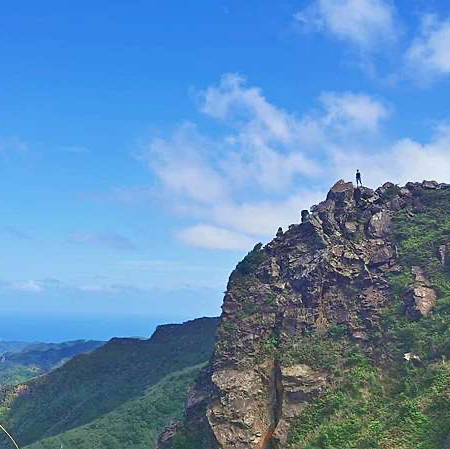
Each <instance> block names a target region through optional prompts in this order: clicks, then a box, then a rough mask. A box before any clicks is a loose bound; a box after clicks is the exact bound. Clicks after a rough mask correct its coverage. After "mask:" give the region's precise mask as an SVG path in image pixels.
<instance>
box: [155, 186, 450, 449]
mask: <svg viewBox="0 0 450 449" xmlns="http://www.w3.org/2000/svg"><path fill="white" fill-rule="evenodd" d="M448 188H449V186H448V185H447V184H438V183H435V182H431V181H424V182H423V183H422V184H419V183H408V184H407V185H406V186H405V187H403V188H402V187H398V186H397V185H394V184H392V183H385V184H384V185H383V186H381V187H380V188H378V189H376V190H375V191H374V190H372V189H369V188H367V187H361V188H355V187H354V186H353V184H352V183H351V182H345V181H343V180H340V181H338V182H337V183H336V184H335V185H334V186H333V187H332V188H331V189H330V191H329V192H328V195H327V197H326V200H325V201H323V202H321V203H319V204H317V205H315V206H313V207H311V213H310V214H309V215H308V217H307V219H306V214H303V213H302V223H301V224H294V225H291V226H290V227H289V229H288V230H287V231H285V232H284V233H283V232H281V231H280V230H279V232H278V233H277V236H276V238H275V239H274V240H273V241H271V242H270V243H268V244H267V245H266V246H264V247H262V246H261V245H260V246H257V247H255V249H254V250H253V251H251V252H250V253H249V254H248V255H247V257H246V258H245V259H244V260H243V261H242V262H240V263H239V264H238V266H237V267H236V269H235V270H234V271H233V273H232V274H231V276H230V280H229V283H228V288H227V292H226V294H225V298H224V303H223V307H222V316H221V324H220V327H219V333H218V339H217V342H216V347H215V353H214V357H213V359H212V361H211V365H210V367H209V372H208V374H207V375H205V376H206V377H205V376H204V377H203V378H202V380H201V382H199V383H198V384H197V386H196V387H195V388H194V390H193V392H192V394H191V396H193V397H196V398H197V400H194V401H191V402H192V403H193V404H195V407H191V406H189V405H188V407H187V411H186V417H185V421H184V424H183V429H185V431H186V429H189V430H188V431H189V432H190V433H196V432H197V433H196V434H199V433H198V432H199V429H201V435H203V437H202V438H203V440H201V442H202V443H201V444H202V445H200V446H198V447H199V448H200V447H201V448H202V449H213V448H214V449H216V448H221V449H228V448H235V449H266V448H275V449H281V448H283V447H285V444H286V441H287V436H288V432H289V428H290V427H291V425H292V423H293V421H294V420H295V419H296V417H298V416H300V415H301V413H302V411H303V410H304V409H305V408H306V407H307V406H308V404H311V403H312V402H313V401H314V400H315V398H317V397H318V396H319V395H320V394H321V392H322V391H324V390H326V389H327V388H331V387H332V385H334V384H335V383H336V379H335V378H333V376H331V375H330V374H329V372H327V370H325V369H320V368H318V367H316V366H311V365H310V364H308V363H305V362H295V361H294V362H292V361H291V362H289V363H287V362H286V361H285V359H286V357H285V356H286V354H290V353H291V352H292V351H294V352H295V351H298V348H299V347H301V346H302V345H303V344H304V342H305V341H308V338H309V336H311V335H323V336H326V335H333V334H336V333H338V332H343V333H345V335H347V336H348V339H349V341H353V342H354V344H355V345H357V346H358V347H361V348H363V349H364V351H366V352H367V353H368V354H371V353H372V352H373V351H375V350H376V344H375V343H374V340H373V339H372V338H371V334H372V333H373V332H375V330H376V329H378V327H379V322H380V316H381V311H382V309H383V307H385V306H386V305H387V304H388V303H389V301H390V289H389V279H390V276H392V275H395V274H396V273H399V272H400V271H401V270H402V267H401V266H400V263H399V257H398V248H397V243H396V241H395V239H394V238H393V231H392V222H393V220H394V219H395V217H396V216H397V215H398V214H399V213H402V214H403V213H404V214H414V213H417V212H418V211H420V210H422V209H423V208H424V207H426V206H425V205H424V201H425V200H426V198H425V197H424V195H425V193H424V192H425V191H428V190H446V189H448ZM425 196H426V195H425ZM424 198H425V200H424ZM441 252H442V251H441ZM441 259H442V257H441ZM411 275H412V283H411V286H410V289H409V290H408V292H407V294H406V295H405V298H404V301H405V305H406V310H407V314H408V317H409V318H410V319H414V320H417V319H420V317H421V316H426V315H427V314H429V313H432V310H433V308H434V307H435V306H436V292H435V290H434V289H433V287H432V286H431V284H430V283H429V282H428V280H427V279H426V277H425V275H424V273H423V272H422V271H421V269H420V267H414V268H412V272H411ZM194 408H195V412H194V411H193V410H194ZM199 410H200V411H199ZM171 431H173V429H172V430H171ZM205 435H207V436H205ZM197 444H199V442H198V441H197ZM159 447H160V449H162V448H166V447H167V448H169V447H176V446H174V445H173V439H172V440H171V439H170V438H166V436H164V444H160V446H159Z"/></svg>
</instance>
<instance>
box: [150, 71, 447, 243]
mask: <svg viewBox="0 0 450 449" xmlns="http://www.w3.org/2000/svg"><path fill="white" fill-rule="evenodd" d="M199 98H200V99H201V100H202V102H201V103H200V107H201V109H202V110H203V112H205V113H206V114H207V115H208V116H210V117H211V118H213V119H215V120H216V121H217V122H218V123H219V124H221V125H224V124H225V126H227V127H228V128H227V131H226V132H225V134H222V135H220V134H219V136H218V137H217V136H216V137H214V138H212V137H205V136H203V135H201V134H200V133H199V131H198V130H197V128H196V127H195V126H194V125H192V124H189V125H183V126H181V127H180V128H179V129H177V130H176V131H175V132H174V133H173V134H172V135H170V136H169V137H168V138H166V139H163V138H158V139H157V140H155V139H154V140H152V141H151V142H150V144H149V145H148V146H147V147H146V148H145V150H144V152H143V154H142V156H141V157H142V159H143V160H145V161H146V162H147V163H148V165H149V168H150V169H151V170H152V172H153V173H154V174H155V175H156V177H157V178H158V179H159V182H160V187H159V188H160V190H161V191H162V192H163V193H164V195H165V196H164V198H163V199H164V201H163V202H162V203H163V204H164V205H166V206H168V207H170V208H171V209H172V210H173V211H174V212H176V213H178V214H181V215H183V216H185V217H187V218H188V219H189V220H196V223H197V224H194V225H193V226H190V227H187V228H186V229H182V230H181V231H179V232H178V233H177V237H178V239H179V240H181V241H182V242H184V243H186V244H188V245H195V246H200V247H204V248H211V249H221V250H242V249H247V250H249V249H251V248H252V246H253V245H254V243H255V242H256V241H260V240H262V241H267V240H268V239H269V238H270V237H271V236H273V235H274V234H275V232H276V230H277V228H278V226H282V227H283V228H286V227H287V226H289V224H291V223H296V222H298V221H299V214H300V211H301V209H307V208H309V207H310V206H311V205H312V204H315V203H317V202H319V201H321V200H322V199H323V198H324V196H325V193H326V189H327V188H328V187H329V186H330V185H331V184H332V183H333V182H335V181H336V180H337V179H339V178H345V179H353V178H354V173H355V170H356V168H359V169H360V170H361V171H362V173H363V181H364V182H365V183H367V184H369V185H372V186H378V185H380V184H382V183H384V182H385V181H387V180H390V181H393V182H397V183H404V182H407V181H408V180H422V179H424V178H430V179H432V178H437V179H438V180H444V179H446V178H445V176H446V174H448V173H450V156H449V155H450V151H449V150H450V137H449V136H450V131H449V128H448V126H446V125H442V126H440V128H439V129H438V131H437V132H436V134H435V136H434V137H433V138H432V139H431V141H430V142H428V143H420V142H416V141H414V140H412V139H408V138H401V139H397V140H392V139H389V138H387V137H386V136H385V135H384V133H383V126H384V123H385V121H386V119H387V118H388V117H389V114H390V108H389V107H387V106H386V104H385V103H384V102H383V101H380V100H377V99H374V98H372V97H370V96H368V95H366V94H363V93H352V92H343V93H336V92H326V93H324V94H322V95H321V96H320V97H319V100H318V107H317V108H316V109H315V110H312V111H310V112H307V113H306V114H304V116H302V117H296V116H295V115H294V114H290V113H288V112H287V111H284V110H283V109H281V108H278V107H277V106H275V105H274V104H272V103H270V102H269V101H268V100H267V99H266V98H265V97H264V96H263V95H262V92H261V91H260V90H259V89H257V88H254V87H248V86H247V84H246V83H245V81H244V79H243V78H242V77H240V76H238V75H226V76H224V77H222V79H221V81H220V83H219V84H218V85H215V86H212V87H209V88H208V89H206V90H205V91H204V92H202V93H201V94H200V95H199ZM272 121H273V122H275V125H274V124H273V123H272ZM187 174H189V175H187Z"/></svg>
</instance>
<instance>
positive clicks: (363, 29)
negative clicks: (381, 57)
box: [294, 0, 398, 51]
mask: <svg viewBox="0 0 450 449" xmlns="http://www.w3.org/2000/svg"><path fill="white" fill-rule="evenodd" d="M294 18H295V20H296V21H297V22H298V23H299V24H301V25H303V26H304V27H306V28H307V29H315V30H318V31H325V32H327V33H329V34H331V35H333V36H335V37H337V38H339V39H341V40H344V41H347V42H349V43H351V44H352V45H354V46H356V47H357V48H359V49H361V50H363V51H368V50H374V49H376V48H377V47H379V46H380V44H386V43H390V42H393V41H395V40H396V39H397V37H398V31H397V30H398V25H397V24H396V20H395V10H394V8H393V6H392V5H391V3H390V2H387V1H385V0H315V1H314V2H313V3H311V4H310V5H309V6H308V7H307V8H305V9H303V10H301V11H299V12H297V13H296V14H295V16H294Z"/></svg>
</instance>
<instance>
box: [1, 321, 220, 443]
mask: <svg viewBox="0 0 450 449" xmlns="http://www.w3.org/2000/svg"><path fill="white" fill-rule="evenodd" d="M217 324H218V319H215V318H202V319H198V320H194V321H191V322H188V323H185V324H183V325H166V326H160V327H158V329H157V330H156V331H155V333H154V334H153V336H152V337H151V338H150V339H149V340H139V339H112V340H111V341H110V342H108V343H107V344H105V345H104V346H102V347H101V348H99V349H97V350H95V351H93V352H91V353H89V354H83V355H80V356H77V357H74V358H73V359H71V360H70V361H69V362H67V363H66V364H64V365H63V366H62V367H61V368H58V369H56V370H54V371H52V372H51V373H49V374H47V375H45V376H42V377H39V378H36V379H33V380H32V381H31V382H29V384H28V385H29V388H30V391H31V392H32V393H31V394H30V395H28V394H22V395H19V396H17V397H14V392H13V390H12V393H11V394H10V395H9V396H8V395H6V397H4V398H3V399H1V398H0V410H3V415H4V417H3V423H4V424H5V425H6V427H7V428H8V429H10V430H11V432H12V433H13V434H14V435H15V437H17V439H18V441H19V442H20V443H21V445H22V446H26V445H30V444H32V443H35V442H38V441H40V440H43V439H46V438H48V437H52V436H57V435H58V436H59V434H65V433H66V432H67V431H69V430H72V429H73V430H74V433H70V435H69V434H67V435H66V437H67V438H70V441H72V443H73V449H75V448H77V449H78V447H79V446H77V444H76V443H75V441H78V440H77V438H81V437H80V435H81V434H82V433H83V430H80V429H81V427H82V426H85V425H87V426H90V427H86V428H84V429H85V430H86V431H87V429H89V431H90V430H92V429H93V428H94V427H92V426H97V425H99V426H100V427H99V432H100V433H102V434H106V433H109V432H112V433H114V432H115V431H114V430H113V429H111V428H109V427H108V425H109V424H111V425H112V424H113V423H114V422H117V420H118V418H117V416H118V415H117V414H114V413H115V412H117V413H119V414H121V415H122V418H120V420H121V424H120V426H122V427H123V426H124V427H126V428H127V429H129V426H128V424H127V422H129V421H130V420H131V418H130V416H131V415H132V414H133V413H134V412H133V411H132V409H133V408H135V407H137V410H136V413H140V412H139V410H138V409H140V408H141V407H144V408H145V407H147V406H148V407H149V410H150V409H152V407H159V406H160V405H161V401H160V402H158V401H156V402H151V398H152V391H151V390H150V389H151V388H152V387H153V386H155V385H156V384H157V383H158V382H161V381H162V380H163V379H164V378H165V377H166V376H168V375H170V374H173V373H176V372H179V371H181V370H184V369H185V368H188V367H193V366H197V365H199V364H201V363H204V362H206V361H207V360H209V358H210V357H211V355H212V350H213V345H214V338H215V332H216V327H217ZM185 380H186V379H185ZM180 382H181V380H180ZM183 382H184V380H183ZM183 382H181V383H180V384H179V385H176V384H174V386H173V388H174V389H175V390H173V392H175V391H176V390H177V389H178V391H180V390H179V388H184V386H183V385H186V384H185V383H183ZM165 385H166V386H165V387H164V388H169V387H168V386H167V384H165ZM161 388H162V387H161V386H160V387H158V388H157V390H156V391H155V392H154V393H155V394H156V392H158V391H159V392H161V391H166V390H164V388H163V389H161ZM168 391H169V390H168ZM171 391H172V390H171ZM183 391H184V390H183ZM158 394H159V393H158ZM161 394H162V393H161ZM11 396H12V398H11ZM156 396H157V397H158V395H156ZM182 397H184V393H183V395H181V396H180V398H181V399H180V401H182ZM142 398H144V399H143V400H144V402H143V403H142V402H141V401H140V400H141V399H142ZM145 398H147V399H145ZM158 404H159V405H158ZM179 404H181V402H180V403H179ZM169 405H170V403H167V406H169ZM2 406H3V408H2ZM122 407H123V408H122ZM175 408H176V403H175V402H174V403H173V404H172V405H170V407H169V409H170V410H171V412H170V414H169V417H170V416H171V413H172V412H173V413H175ZM169 409H167V410H169ZM181 410H182V406H181V405H180V408H179V409H177V413H180V412H181ZM111 413H113V414H112V415H109V414H111ZM162 414H163V413H161V416H162ZM107 415H109V417H108V418H107V419H106V420H102V419H103V418H104V417H106V416H107ZM124 415H129V416H128V417H127V416H124ZM98 420H102V421H101V422H100V421H98ZM161 422H162V421H161V420H157V421H156V423H155V426H154V427H152V429H155V430H154V432H156V429H157V428H159V427H158V426H159V424H158V423H161ZM99 423H100V424H101V425H100V424H99ZM107 424H108V425H107ZM120 426H119V427H120ZM149 426H150V424H149ZM76 428H77V429H76ZM101 429H104V430H101ZM148 429H150V427H148ZM148 429H147V430H148ZM75 430H76V431H75ZM142 432H145V428H144V429H143V430H142ZM75 437H76V438H75ZM73 438H75V440H73ZM86 438H87V436H86ZM136 438H137V437H136ZM152 438H153V437H152ZM83 441H87V440H86V439H85V440H83ZM108 441H109V440H108V438H106V439H105V442H104V445H103V446H98V447H102V448H105V449H107V448H110V447H114V448H115V447H117V446H115V445H111V444H110V443H108ZM133 441H134V440H133ZM72 443H71V444H72ZM83 444H84V443H83ZM0 447H1V439H0ZM80 447H82V446H80ZM120 447H121V446H120ZM130 447H133V448H135V447H140V446H130ZM58 448H59V446H58ZM65 449H70V448H69V446H68V445H65Z"/></svg>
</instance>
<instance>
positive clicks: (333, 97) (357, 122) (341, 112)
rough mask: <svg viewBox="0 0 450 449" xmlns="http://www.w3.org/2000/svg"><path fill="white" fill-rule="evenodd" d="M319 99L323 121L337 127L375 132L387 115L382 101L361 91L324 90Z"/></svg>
mask: <svg viewBox="0 0 450 449" xmlns="http://www.w3.org/2000/svg"><path fill="white" fill-rule="evenodd" d="M321 101H322V102H323V104H324V106H325V110H326V114H325V117H324V119H323V120H324V123H325V124H326V125H330V126H333V125H335V126H336V127H337V128H338V129H344V130H349V129H351V130H353V131H355V130H356V131H371V132H375V131H377V130H378V128H379V125H380V123H381V122H382V121H383V120H384V119H386V118H387V117H388V116H389V110H388V108H387V107H386V106H385V105H384V104H383V103H381V102H380V101H378V100H375V99H374V98H371V97H370V96H368V95H365V94H361V93H359V94H354V93H352V92H344V93H341V94H337V93H335V92H326V93H323V94H322V95H321Z"/></svg>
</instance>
